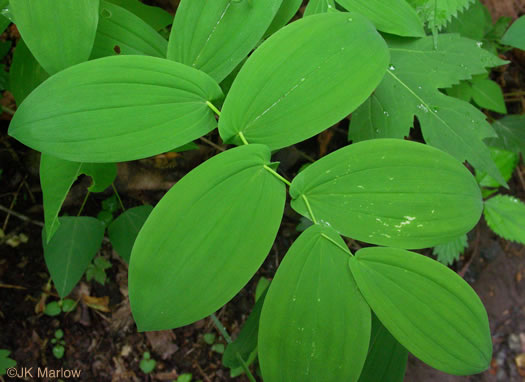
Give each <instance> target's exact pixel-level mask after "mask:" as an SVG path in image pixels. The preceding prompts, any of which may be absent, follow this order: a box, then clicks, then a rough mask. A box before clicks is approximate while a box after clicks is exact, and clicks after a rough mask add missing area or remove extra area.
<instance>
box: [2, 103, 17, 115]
mask: <svg viewBox="0 0 525 382" xmlns="http://www.w3.org/2000/svg"><path fill="white" fill-rule="evenodd" d="M2 111H3V112H4V113H7V114H9V115H15V111H14V110H13V109H11V108H10V107H7V106H4V105H2Z"/></svg>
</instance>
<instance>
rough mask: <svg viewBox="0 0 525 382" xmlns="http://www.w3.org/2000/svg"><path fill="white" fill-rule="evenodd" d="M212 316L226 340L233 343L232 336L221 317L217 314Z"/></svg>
mask: <svg viewBox="0 0 525 382" xmlns="http://www.w3.org/2000/svg"><path fill="white" fill-rule="evenodd" d="M210 317H211V320H212V321H213V324H214V325H215V327H216V328H217V330H218V331H219V332H220V333H221V334H222V336H223V337H224V339H225V340H226V342H228V344H231V343H232V342H233V341H232V338H231V337H230V335H229V334H228V331H227V330H226V328H225V327H224V325H223V324H222V323H221V322H220V321H219V319H218V318H217V316H216V315H215V314H212V315H211V316H210Z"/></svg>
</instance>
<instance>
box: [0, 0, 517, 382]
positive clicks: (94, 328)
mask: <svg viewBox="0 0 525 382" xmlns="http://www.w3.org/2000/svg"><path fill="white" fill-rule="evenodd" d="M159 2H162V1H159ZM487 3H489V5H490V3H491V0H487ZM503 3H505V2H502V1H494V4H496V6H497V5H498V4H499V5H500V7H501V4H503ZM511 3H512V1H510V2H506V4H507V5H509V4H511ZM173 4H176V1H173V2H172V3H171V5H173ZM515 5H516V4H515ZM522 5H523V4H522V3H519V4H518V5H516V6H515V7H514V8H513V9H514V11H515V12H516V16H517V15H518V13H519V12H520V10H519V9H518V8H516V7H517V6H522ZM172 9H173V8H172ZM491 9H492V10H493V11H494V13H495V14H497V13H498V12H501V9H500V8H497V7H496V8H494V7H493V8H491ZM524 9H525V6H524ZM524 9H521V12H522V11H523V10H524ZM513 16H514V15H513ZM505 59H508V60H510V61H511V64H509V65H507V66H506V67H505V68H504V69H502V70H500V71H498V72H495V73H493V78H494V79H495V80H497V81H498V82H499V83H500V84H502V85H503V86H504V88H505V86H507V85H506V84H507V83H508V82H509V76H510V77H513V76H516V75H518V78H519V81H521V82H520V86H521V90H525V74H524V73H525V55H524V54H523V52H518V51H512V52H509V53H507V54H506V56H505ZM7 64H8V62H7ZM516 73H518V74H516ZM519 73H521V75H519ZM513 90H515V88H514V89H513ZM1 102H3V104H4V106H8V107H11V108H15V105H14V104H13V102H12V97H11V96H10V94H9V93H8V92H6V93H4V98H3V100H2V101H1ZM508 106H509V109H510V110H512V111H513V112H514V113H523V112H524V110H525V98H522V99H519V100H517V101H514V103H513V104H512V105H510V104H509V105H508ZM10 117H11V116H10V115H9V114H7V113H3V114H2V115H1V116H0V119H1V126H0V171H1V172H0V229H1V230H2V231H3V232H4V233H5V235H6V236H5V237H1V236H0V349H9V350H11V352H12V354H11V358H13V359H14V360H16V362H17V365H18V368H19V369H20V368H23V367H25V368H31V367H33V368H34V369H33V370H36V368H38V367H40V368H44V367H48V368H49V369H61V368H63V369H69V370H81V377H80V378H79V379H78V380H81V381H95V380H96V381H101V382H105V381H173V380H176V379H177V377H178V376H179V375H181V374H183V373H191V374H192V375H193V381H198V380H202V381H206V382H216V381H232V380H234V379H232V378H231V377H230V375H229V370H227V369H226V368H224V367H223V366H222V365H221V354H220V353H218V352H217V351H215V350H212V349H216V347H215V348H212V346H211V344H209V343H206V342H205V341H204V335H205V334H207V333H214V334H215V335H216V342H217V343H223V344H225V341H224V339H223V338H222V337H221V335H220V333H219V332H218V331H217V329H216V328H215V327H214V325H213V322H212V321H211V319H209V318H207V319H204V320H201V321H199V322H197V323H195V324H193V325H189V326H186V327H183V328H180V329H175V330H169V331H163V332H151V333H138V332H137V329H136V326H135V324H134V322H133V319H132V317H131V312H130V307H129V300H128V294H127V265H126V264H125V263H124V262H123V261H122V260H121V259H120V257H119V256H118V255H117V254H116V253H114V252H113V251H112V248H111V246H110V245H109V244H107V243H105V244H104V245H103V248H102V249H101V251H100V256H103V257H104V258H106V259H107V260H108V261H109V262H110V263H111V268H109V269H108V270H107V271H106V273H107V281H106V282H105V284H104V285H102V284H99V283H97V282H96V281H94V280H92V281H89V282H88V281H87V280H86V279H85V278H83V279H82V281H81V282H80V283H79V285H78V286H77V287H76V288H75V289H74V291H73V292H72V295H71V298H73V299H75V300H76V301H78V306H77V308H76V309H75V310H74V311H73V312H70V313H62V314H61V315H58V316H56V317H49V316H47V315H45V314H44V313H43V308H44V306H45V303H46V301H47V302H49V301H56V300H57V299H58V296H57V295H56V294H55V293H54V292H53V290H52V289H50V288H49V282H50V277H49V274H48V272H47V269H46V265H45V263H44V257H43V250H42V243H41V229H42V221H43V208H42V194H41V189H40V183H39V178H38V167H39V156H38V154H37V153H36V152H34V151H32V150H30V149H28V148H27V147H25V146H23V145H21V144H20V143H18V142H17V141H15V140H14V139H12V138H10V137H9V136H8V135H7V127H8V124H9V120H10ZM347 128H348V121H346V122H342V123H340V124H339V125H337V126H334V127H332V128H330V129H329V130H327V131H325V132H324V133H322V134H320V135H319V136H318V137H317V138H312V139H310V140H308V141H306V142H303V143H301V144H299V145H296V146H295V147H292V148H289V149H285V150H282V151H280V152H279V153H277V154H276V155H275V160H276V161H280V162H281V164H280V167H279V170H280V172H282V173H283V174H284V175H285V176H286V177H287V178H289V179H290V178H293V176H294V175H295V174H296V173H297V171H298V170H299V168H300V167H301V166H302V165H303V164H304V163H306V162H308V161H309V160H311V159H312V158H313V159H314V160H315V159H318V158H320V157H322V156H323V155H325V154H326V153H328V152H331V151H333V150H335V149H337V148H339V147H342V146H344V145H346V144H347ZM411 136H412V138H413V139H415V140H417V139H418V137H420V133H419V132H418V131H417V129H415V130H414V131H412V134H411ZM209 142H211V143H212V144H210V143H209ZM197 143H198V145H199V149H198V150H193V151H189V152H185V153H181V154H169V155H159V156H157V157H155V158H151V159H145V160H141V161H135V162H128V163H124V164H120V165H119V169H118V178H117V180H116V183H115V185H116V187H117V189H118V190H119V192H120V194H121V196H123V201H124V205H125V206H126V207H127V208H129V207H133V206H136V205H141V204H152V205H154V204H156V203H157V201H158V200H159V199H160V198H161V197H162V196H163V194H164V193H165V192H166V191H167V190H168V189H169V188H170V187H171V186H172V185H173V184H174V183H176V182H177V181H178V180H179V179H180V178H182V176H184V174H186V173H187V172H188V171H190V170H191V169H192V168H194V167H196V166H197V165H198V164H200V163H201V162H203V161H204V160H206V159H208V158H209V157H211V156H213V155H215V154H217V153H218V150H217V147H222V143H221V142H220V138H219V137H218V135H217V133H216V132H215V133H211V134H210V135H208V136H207V137H206V139H205V140H202V141H198V142H197ZM422 176H424V174H422ZM524 177H525V166H524V165H523V161H522V162H521V163H520V166H519V168H518V170H517V171H516V172H515V174H514V175H513V178H512V179H511V181H510V182H509V185H510V190H507V191H503V192H504V193H509V194H512V195H514V196H516V197H518V198H520V199H521V200H522V201H525V182H524ZM88 184H89V178H85V177H84V178H81V179H79V180H78V181H77V182H76V183H75V185H74V186H73V188H72V190H71V192H70V194H69V196H68V198H67V199H66V201H65V204H64V209H63V211H64V212H66V213H69V214H71V215H75V214H76V212H77V211H78V209H79V207H80V205H81V204H82V200H83V198H84V196H85V190H86V185H88ZM111 195H112V191H111V189H109V190H107V191H106V192H105V193H101V194H94V195H92V196H90V198H89V199H88V202H87V204H86V207H85V209H84V211H85V214H87V215H90V216H96V215H97V213H98V212H99V211H100V210H101V204H102V201H103V200H104V199H106V198H107V197H109V196H111ZM298 223H299V216H298V215H297V214H296V213H295V212H294V211H292V210H291V209H290V208H287V209H286V210H285V216H284V219H283V223H282V225H281V228H280V231H279V235H278V237H277V239H276V241H275V244H274V246H273V248H272V250H271V252H270V254H269V256H268V258H267V259H266V261H265V263H264V265H263V266H262V267H261V269H260V270H259V271H258V273H257V274H256V275H255V276H254V277H253V279H252V280H251V281H250V282H249V284H248V285H247V286H246V287H245V288H244V289H243V290H242V291H241V292H240V293H239V294H238V295H237V296H236V297H235V298H234V299H233V300H232V301H231V302H229V303H228V304H227V305H226V306H225V307H223V308H222V309H221V310H220V311H218V312H217V313H216V315H217V317H218V318H219V320H220V321H221V322H222V324H223V325H224V326H225V328H226V329H227V330H228V332H229V333H230V334H231V335H232V336H233V337H235V336H236V335H237V333H238V332H239V330H240V328H241V327H242V324H243V322H244V321H245V320H246V318H247V316H248V314H249V313H250V311H251V309H252V307H253V304H254V291H255V286H256V284H257V281H258V280H259V279H260V278H261V277H265V278H269V279H271V278H272V277H273V274H274V273H275V271H276V269H277V267H278V265H279V263H280V261H281V260H282V258H283V256H284V254H285V253H286V251H287V249H288V248H289V247H290V245H291V243H292V242H293V241H294V240H295V238H296V237H297V236H298V232H297V229H296V227H297V224H298ZM0 234H1V232H0ZM348 244H349V246H350V248H351V249H352V250H357V249H358V248H359V247H360V246H361V245H364V244H361V243H359V242H355V241H349V242H348ZM469 244H470V246H469V248H468V249H467V250H466V251H465V253H464V255H463V256H462V257H461V259H460V260H459V261H457V262H456V263H454V264H453V269H455V270H456V271H458V272H459V273H460V274H461V275H462V276H464V277H465V279H466V280H467V281H468V282H469V283H471V284H472V286H473V287H474V289H475V290H476V291H477V293H478V294H479V295H480V297H481V300H482V301H483V303H484V305H485V307H486V308H487V311H488V314H489V320H490V323H491V331H492V336H493V343H494V355H493V361H492V365H491V368H490V369H489V370H488V371H487V372H485V373H483V374H479V375H475V376H469V377H453V376H448V375H445V374H443V373H440V372H438V371H436V370H433V369H431V368H429V367H427V366H425V365H424V364H423V363H421V362H420V361H418V360H417V359H414V358H411V359H410V360H409V365H408V371H407V376H406V378H405V380H406V381H409V382H433V381H439V382H462V381H472V382H478V381H479V382H481V381H483V382H496V381H498V382H499V381H502V382H520V381H525V368H522V369H520V368H518V365H521V366H522V367H523V366H525V247H523V246H520V245H517V244H513V243H510V242H507V241H505V240H503V239H501V238H499V237H497V236H496V235H495V234H494V233H492V232H491V231H490V230H489V229H488V227H487V226H486V224H485V223H484V221H481V222H480V223H479V224H478V226H477V227H476V228H475V229H474V230H473V231H472V232H471V233H470V234H469ZM423 253H425V254H429V255H430V253H431V252H430V250H426V251H423ZM188 288H191V285H188ZM167 303H169V302H167ZM59 328H60V329H62V330H63V332H64V341H65V354H64V357H63V358H62V359H60V360H59V359H56V358H55V356H54V355H53V352H52V347H53V346H52V344H51V340H52V338H53V336H54V333H55V331H56V330H57V329H59ZM146 351H148V352H150V353H151V358H152V359H154V360H155V361H156V368H155V370H154V371H153V372H151V373H149V374H145V373H143V372H142V371H141V369H140V367H139V364H140V361H141V358H142V356H143V354H144V352H146ZM328 372H329V371H328ZM1 380H2V377H0V381H1ZM4 380H5V381H11V380H15V379H9V378H6V377H4ZM20 380H36V378H35V379H32V378H27V379H20ZM41 380H46V379H41ZM235 380H237V381H239V382H245V381H247V379H245V378H244V377H239V378H237V379H235ZM320 382H322V381H320Z"/></svg>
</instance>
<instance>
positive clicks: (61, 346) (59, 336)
mask: <svg viewBox="0 0 525 382" xmlns="http://www.w3.org/2000/svg"><path fill="white" fill-rule="evenodd" d="M63 338H64V332H63V331H62V329H57V330H56V331H55V337H54V338H53V339H51V344H52V345H54V346H53V349H52V352H53V356H54V357H55V358H56V359H62V357H64V353H65V351H66V348H65V345H66V342H65V341H64V339H63Z"/></svg>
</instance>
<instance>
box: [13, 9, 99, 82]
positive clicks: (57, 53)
mask: <svg viewBox="0 0 525 382" xmlns="http://www.w3.org/2000/svg"><path fill="white" fill-rule="evenodd" d="M9 4H10V7H11V12H13V16H14V18H15V23H16V26H17V28H18V30H19V31H20V34H21V35H22V38H23V39H24V41H25V42H26V44H27V46H28V47H29V49H30V50H31V52H32V53H33V55H34V56H35V57H36V59H37V60H38V62H39V63H40V65H42V67H43V68H44V69H45V70H46V72H48V73H49V74H54V73H56V72H59V71H60V70H63V69H65V68H67V67H69V66H72V65H75V64H78V63H81V62H83V61H86V60H87V59H88V58H89V55H90V54H91V49H92V48H93V42H94V40H95V33H96V30H97V23H98V11H99V0H75V1H56V0H39V1H33V0H10V2H9Z"/></svg>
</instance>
